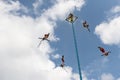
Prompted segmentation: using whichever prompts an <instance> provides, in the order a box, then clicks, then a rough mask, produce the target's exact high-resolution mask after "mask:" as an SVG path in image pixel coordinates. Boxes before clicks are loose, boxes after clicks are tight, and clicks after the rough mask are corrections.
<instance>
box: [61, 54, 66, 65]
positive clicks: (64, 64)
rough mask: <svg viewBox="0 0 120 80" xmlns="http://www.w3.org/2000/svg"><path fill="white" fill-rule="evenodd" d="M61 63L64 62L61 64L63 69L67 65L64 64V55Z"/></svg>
mask: <svg viewBox="0 0 120 80" xmlns="http://www.w3.org/2000/svg"><path fill="white" fill-rule="evenodd" d="M61 61H62V64H61V65H60V66H61V67H64V65H65V64H64V62H65V61H64V55H62V58H61Z"/></svg>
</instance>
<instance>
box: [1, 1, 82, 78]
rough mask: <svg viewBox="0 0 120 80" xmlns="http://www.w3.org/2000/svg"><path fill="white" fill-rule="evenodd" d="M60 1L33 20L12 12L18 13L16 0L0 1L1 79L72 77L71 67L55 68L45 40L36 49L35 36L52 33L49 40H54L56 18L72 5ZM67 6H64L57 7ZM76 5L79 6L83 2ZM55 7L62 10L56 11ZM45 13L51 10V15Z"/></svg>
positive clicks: (63, 14) (50, 49) (37, 40)
mask: <svg viewBox="0 0 120 80" xmlns="http://www.w3.org/2000/svg"><path fill="white" fill-rule="evenodd" d="M80 1H81V2H82V0H80ZM61 3H63V2H58V3H56V4H55V5H53V7H51V8H49V9H48V10H46V11H45V12H44V13H42V16H40V17H38V18H36V19H34V18H32V17H29V16H25V15H22V16H17V15H14V14H13V13H11V11H13V12H14V13H17V12H16V11H18V10H20V9H21V8H22V5H21V4H20V3H19V1H15V2H14V1H12V2H11V4H9V3H7V2H4V0H0V5H1V6H0V10H1V12H0V21H1V22H0V37H1V39H0V80H71V78H72V77H73V74H74V73H73V72H72V68H70V67H65V69H66V70H67V72H68V73H67V72H65V71H64V69H62V68H60V67H55V63H54V62H53V61H51V60H50V58H49V57H50V56H49V55H51V54H52V53H53V49H52V48H51V46H50V45H49V43H48V42H47V41H43V42H42V44H41V46H40V47H39V48H37V45H38V43H39V39H38V37H42V36H43V35H44V34H45V33H48V32H49V33H51V34H50V40H51V41H55V40H56V37H55V35H54V27H55V26H56V20H57V19H60V17H61V16H65V15H66V14H67V11H66V12H64V11H65V10H67V9H68V11H69V10H70V8H71V5H68V4H63V5H62V4H61ZM66 3H71V2H66ZM71 4H72V3H71ZM56 5H59V6H58V7H57V6H56ZM66 5H67V8H65V9H64V8H63V9H61V8H60V6H65V7H66ZM74 5H75V4H74ZM79 5H80V8H81V6H82V5H83V3H79ZM68 6H69V7H70V8H69V7H68ZM58 9H61V10H60V11H59V12H56V11H55V10H58ZM47 12H50V15H48V14H47ZM51 16H52V17H51ZM53 17H54V18H53ZM49 18H51V19H52V21H51V20H49ZM74 80H77V78H76V77H75V78H74Z"/></svg>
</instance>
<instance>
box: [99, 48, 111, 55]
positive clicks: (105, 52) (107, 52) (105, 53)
mask: <svg viewBox="0 0 120 80" xmlns="http://www.w3.org/2000/svg"><path fill="white" fill-rule="evenodd" d="M98 48H99V50H100V51H101V52H102V55H101V56H108V55H109V53H111V52H110V51H105V49H104V48H102V47H100V46H99V47H98Z"/></svg>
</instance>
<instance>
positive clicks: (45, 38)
mask: <svg viewBox="0 0 120 80" xmlns="http://www.w3.org/2000/svg"><path fill="white" fill-rule="evenodd" d="M49 35H50V33H48V34H45V35H44V37H43V38H38V39H41V41H40V43H39V45H38V47H39V46H40V44H41V42H42V41H44V40H47V41H49V40H48V37H49Z"/></svg>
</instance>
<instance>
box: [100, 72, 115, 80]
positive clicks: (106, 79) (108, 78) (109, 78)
mask: <svg viewBox="0 0 120 80" xmlns="http://www.w3.org/2000/svg"><path fill="white" fill-rule="evenodd" d="M101 80H115V78H114V77H113V75H112V74H110V73H108V74H105V73H103V74H102V75H101Z"/></svg>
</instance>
